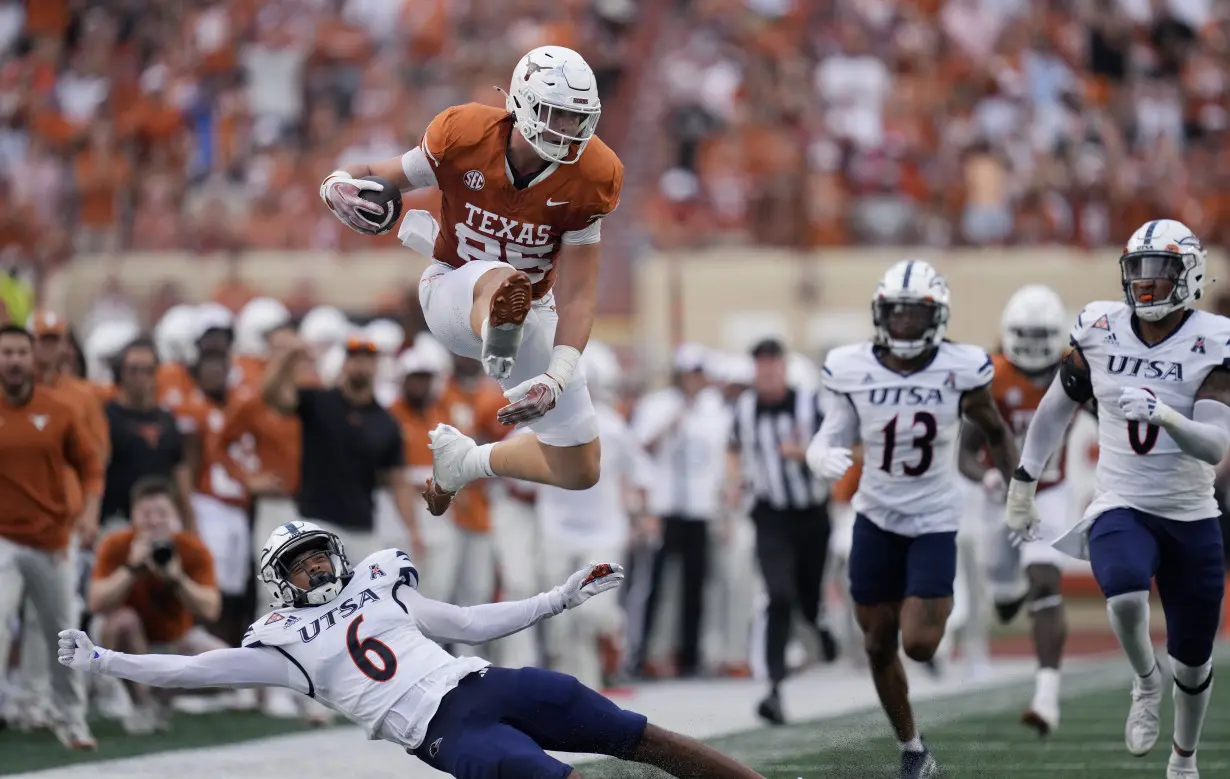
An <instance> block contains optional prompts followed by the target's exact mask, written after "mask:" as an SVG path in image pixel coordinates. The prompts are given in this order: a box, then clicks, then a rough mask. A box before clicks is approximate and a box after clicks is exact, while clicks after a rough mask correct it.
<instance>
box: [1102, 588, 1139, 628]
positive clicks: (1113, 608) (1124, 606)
mask: <svg viewBox="0 0 1230 779" xmlns="http://www.w3.org/2000/svg"><path fill="white" fill-rule="evenodd" d="M1106 610H1107V611H1109V612H1111V613H1113V614H1114V616H1116V617H1118V618H1119V620H1120V621H1122V622H1124V623H1139V622H1142V621H1145V620H1147V619H1149V591H1148V590H1141V591H1138V592H1125V593H1123V594H1122V595H1112V596H1111V597H1109V598H1107V599H1106Z"/></svg>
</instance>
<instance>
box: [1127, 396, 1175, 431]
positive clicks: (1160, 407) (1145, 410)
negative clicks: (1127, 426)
mask: <svg viewBox="0 0 1230 779" xmlns="http://www.w3.org/2000/svg"><path fill="white" fill-rule="evenodd" d="M1119 410H1120V411H1122V412H1123V416H1124V417H1126V418H1127V419H1128V420H1129V421H1131V422H1144V423H1146V424H1150V425H1157V426H1158V427H1163V426H1165V425H1166V424H1168V423H1170V422H1171V421H1172V420H1173V419H1174V418H1175V416H1177V415H1178V413H1179V412H1177V411H1175V410H1174V409H1173V408H1171V407H1170V406H1167V405H1166V404H1165V403H1163V402H1162V401H1161V400H1159V399H1158V397H1157V395H1154V394H1153V392H1152V390H1147V389H1142V388H1140V387H1126V388H1124V390H1123V394H1122V395H1120V396H1119Z"/></svg>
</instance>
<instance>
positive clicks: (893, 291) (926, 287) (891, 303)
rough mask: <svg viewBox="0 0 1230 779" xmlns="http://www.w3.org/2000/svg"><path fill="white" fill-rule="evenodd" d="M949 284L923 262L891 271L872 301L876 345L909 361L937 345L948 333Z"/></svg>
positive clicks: (907, 262)
mask: <svg viewBox="0 0 1230 779" xmlns="http://www.w3.org/2000/svg"><path fill="white" fill-rule="evenodd" d="M948 299H949V295H948V282H946V281H945V280H944V277H943V276H941V275H940V274H939V273H937V272H936V270H935V268H933V267H931V265H930V263H927V262H924V261H922V260H902V261H901V262H899V263H897V264H896V265H894V266H893V267H891V268H889V269H888V272H887V273H885V274H884V277H883V278H882V279H880V283H879V284H878V285H877V286H876V293H875V297H873V298H872V299H871V320H872V322H873V323H874V324H875V343H876V345H878V346H881V347H883V348H885V349H887V350H888V351H889V353H891V354H893V355H895V356H897V357H901V358H903V359H907V360H908V359H910V358H912V357H917V356H918V355H920V354H922V353H924V352H926V351H927V350H928V349H931V348H933V347H935V346H937V345H938V344H939V343H940V341H942V340H944V333H946V332H947V331H948V308H949V307H948Z"/></svg>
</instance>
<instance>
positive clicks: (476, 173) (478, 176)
mask: <svg viewBox="0 0 1230 779" xmlns="http://www.w3.org/2000/svg"><path fill="white" fill-rule="evenodd" d="M461 183H463V184H465V185H466V187H467V188H468V189H472V190H474V191H475V192H477V191H478V190H480V189H482V188H483V187H484V186H485V185H486V184H487V179H486V178H484V177H483V172H482V171H481V170H467V171H466V174H465V175H464V176H462V177H461Z"/></svg>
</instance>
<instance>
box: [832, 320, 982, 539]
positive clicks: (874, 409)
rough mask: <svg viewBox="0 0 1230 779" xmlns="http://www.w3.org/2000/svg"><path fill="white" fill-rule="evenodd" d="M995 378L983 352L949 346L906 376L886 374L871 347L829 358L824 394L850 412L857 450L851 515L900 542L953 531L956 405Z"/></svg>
mask: <svg viewBox="0 0 1230 779" xmlns="http://www.w3.org/2000/svg"><path fill="white" fill-rule="evenodd" d="M994 375H995V368H994V365H993V364H992V362H991V358H990V356H988V355H987V353H986V351H984V350H983V349H980V348H978V347H976V346H970V345H967V344H958V343H953V342H951V341H943V342H941V343H940V345H939V348H937V349H936V351H935V356H934V357H933V358H932V360H931V362H930V363H928V364H927V365H926V367H924V368H922V369H921V370H919V371H917V372H915V373H911V374H909V375H904V376H903V375H901V374H899V373H897V372H895V371H892V370H889V369H888V368H886V367H884V365H883V363H881V362H880V360H879V358H878V357H877V356H876V354H875V351H874V349H873V344H872V342H870V341H867V342H864V343H859V344H853V345H851V346H843V347H840V348H838V349H834V350H833V351H831V352H829V354H828V357H827V358H826V359H825V361H824V377H823V378H824V386H825V387H826V388H827V389H829V390H831V391H832V392H835V393H837V394H839V395H844V396H845V397H846V398H848V399H849V402H850V403H851V404H853V406H854V410H855V412H856V413H857V414H858V421H859V437H860V438H861V439H862V442H863V474H862V477H861V479H860V480H859V484H858V492H856V493H855V495H854V499H853V501H852V505H853V506H854V509H855V511H857V512H858V513H860V514H862V515H864V516H865V517H867V518H868V519H869V520H871V521H872V522H874V523H875V524H876V525H878V526H880V527H882V528H884V529H885V530H888V531H891V532H893V533H899V534H901V535H907V536H916V535H922V534H924V533H941V532H949V531H954V530H956V529H957V527H958V525H959V524H960V520H961V515H962V513H963V511H964V508H965V502H964V498H963V496H962V492H961V490H960V489H959V488H958V479H957V443H958V440H959V438H960V431H961V397H962V395H963V394H964V393H966V392H968V391H970V390H975V389H979V388H982V387H985V386H987V385H989V384H990V383H991V379H992V378H993V377H994ZM834 402H842V401H841V400H840V399H836V400H835V401H834Z"/></svg>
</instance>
